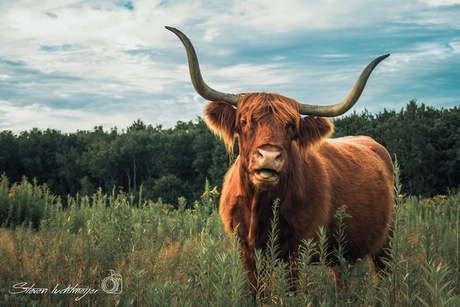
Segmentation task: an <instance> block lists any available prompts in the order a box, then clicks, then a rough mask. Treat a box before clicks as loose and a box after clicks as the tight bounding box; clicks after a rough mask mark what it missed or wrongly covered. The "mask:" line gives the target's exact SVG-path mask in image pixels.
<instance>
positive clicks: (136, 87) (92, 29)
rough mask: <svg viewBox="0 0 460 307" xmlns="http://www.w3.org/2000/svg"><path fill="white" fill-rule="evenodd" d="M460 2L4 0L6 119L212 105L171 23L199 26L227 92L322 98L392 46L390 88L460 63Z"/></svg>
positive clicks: (123, 114) (117, 120)
mask: <svg viewBox="0 0 460 307" xmlns="http://www.w3.org/2000/svg"><path fill="white" fill-rule="evenodd" d="M458 3H459V1H454V0H438V1H435V0H427V1H424V0H419V1H409V2H401V1H400V0H398V1H396V0H390V1H386V2H385V3H374V2H369V1H364V0H353V1H348V2H347V3H346V4H345V3H343V2H340V1H331V0H330V1H320V2H318V1H303V0H286V1H267V0H254V1H245V0H234V1H232V2H230V3H227V2H225V3H224V2H215V3H214V1H211V2H209V1H204V0H201V1H200V0H199V1H160V0H137V1H133V6H134V9H128V8H126V7H123V6H120V5H116V4H115V3H114V2H112V1H105V0H94V1H78V0H42V1H35V0H15V1H10V2H3V3H0V28H1V29H2V34H1V35H0V46H1V48H0V69H3V70H4V71H0V90H1V92H0V99H3V100H2V101H1V103H2V104H1V105H0V112H3V114H2V115H0V116H2V118H3V121H2V123H1V126H0V129H2V128H3V127H17V128H19V127H23V128H21V129H29V128H31V127H32V126H39V127H43V128H44V127H46V123H49V125H50V126H51V124H53V125H55V127H59V125H60V124H62V123H66V122H72V125H68V124H63V127H65V128H66V131H67V128H70V127H72V128H75V127H77V126H78V129H91V127H92V126H95V125H98V124H99V123H107V124H108V125H109V127H110V126H115V125H116V126H118V127H125V126H126V125H129V124H130V123H132V122H133V121H134V120H136V119H137V118H142V119H144V120H145V121H147V122H149V123H161V124H166V125H173V124H174V123H175V122H176V121H177V120H186V119H187V118H188V119H193V118H195V116H196V115H200V114H201V113H202V107H203V105H204V104H205V102H204V101H203V100H202V99H201V98H199V97H198V96H197V95H196V94H195V93H194V90H193V87H192V86H191V84H190V80H189V75H188V68H187V66H186V60H185V53H184V50H183V48H182V45H181V44H180V42H179V40H178V39H177V38H176V37H175V36H174V35H173V34H172V33H170V32H168V31H167V30H165V29H164V25H171V26H175V27H178V28H180V29H181V30H183V31H184V32H185V33H186V34H187V35H189V37H190V38H191V39H192V41H193V42H194V44H195V45H196V47H197V49H198V50H197V51H198V56H199V58H200V62H201V64H202V68H203V75H204V77H205V79H206V80H207V81H208V83H209V84H210V85H211V86H213V87H215V88H216V89H218V90H222V91H228V92H240V91H253V90H254V91H259V90H261V91H263V90H270V91H275V92H280V93H282V94H286V95H296V96H297V97H299V96H300V97H304V96H305V92H306V91H307V93H308V91H310V95H311V96H314V97H312V98H313V99H318V100H320V101H322V100H323V99H328V98H330V97H332V98H335V97H333V95H336V94H333V93H331V92H334V93H335V92H338V94H337V97H338V96H339V95H340V96H341V95H342V94H346V92H347V91H348V89H349V83H350V82H351V83H352V82H354V80H351V81H350V80H349V79H350V77H349V76H350V74H353V73H355V72H356V70H359V69H360V68H361V66H362V67H364V65H365V64H366V63H363V62H362V60H361V58H360V56H362V55H365V56H366V57H370V56H373V55H374V53H375V56H377V55H379V54H381V53H385V52H392V53H393V54H392V56H391V57H390V58H389V59H387V60H385V61H384V62H383V63H382V64H380V65H379V71H378V75H379V76H384V75H385V76H392V79H391V80H389V81H385V82H386V83H383V84H379V87H380V86H381V87H382V88H385V89H387V88H389V87H391V86H390V85H389V84H391V83H388V82H398V81H396V80H398V79H399V78H400V76H401V77H403V78H404V80H411V79H412V78H414V75H415V74H418V75H428V74H429V73H431V72H435V71H437V70H439V68H438V67H437V66H436V65H435V64H438V63H443V61H451V62H452V63H455V61H453V59H458V55H459V49H460V47H459V37H460V35H459V33H458V31H459V30H460V19H458V13H459V9H458V8H457V9H455V8H456V7H455V6H453V5H454V4H458ZM447 5H451V6H453V7H452V9H451V8H450V7H449V9H446V8H445V6H447ZM455 31H457V32H455ZM450 33H453V34H450ZM444 35H445V38H444ZM293 37H295V40H294V39H293ZM350 38H351V41H352V42H351V43H349V42H348V40H350ZM305 39H308V40H313V42H312V43H311V45H308V44H309V43H305V42H302V41H301V40H305ZM318 44H319V46H318ZM253 53H256V54H255V55H254V54H253ZM305 53H307V55H310V58H307V59H306V62H303V61H304V59H303V58H304V57H306V56H305ZM312 54H314V55H315V56H314V57H311V55H312ZM358 55H359V56H358ZM2 61H3V62H2ZM307 61H308V62H307ZM358 61H359V62H358ZM457 62H458V61H457ZM422 64H423V65H422ZM356 65H358V67H359V68H358V69H357V68H356ZM423 69H425V71H424V72H423V73H420V71H421V70H423ZM357 74H359V71H358V72H356V76H357ZM373 78H374V77H373ZM375 78H378V77H375ZM407 82H409V81H407ZM393 85H394V83H393ZM300 87H305V89H302V88H300ZM322 91H325V93H322ZM369 94H372V91H369ZM410 95H412V94H410ZM413 95H416V94H413ZM340 98H342V97H340ZM412 98H414V97H409V98H408V99H412ZM34 103H35V104H34ZM160 104H161V105H162V107H160V108H158V109H153V108H152V109H150V108H151V107H152V106H155V105H160ZM76 108H78V109H76ZM60 118H63V119H64V120H63V121H60ZM73 124H75V127H74V126H73Z"/></svg>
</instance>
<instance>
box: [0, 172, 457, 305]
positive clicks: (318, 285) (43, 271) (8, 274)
mask: <svg viewBox="0 0 460 307" xmlns="http://www.w3.org/2000/svg"><path fill="white" fill-rule="evenodd" d="M217 194H218V193H217V191H216V190H215V189H211V188H210V187H209V186H206V187H205V191H204V193H203V195H202V197H201V198H200V199H199V200H197V201H195V202H193V203H191V204H187V201H186V200H185V199H183V198H181V199H179V200H178V203H177V204H176V208H178V209H173V208H174V207H172V206H170V205H168V204H163V203H162V202H161V201H160V202H153V201H151V200H148V199H143V198H142V194H141V193H140V194H138V195H131V194H126V193H123V192H116V191H114V192H112V193H111V194H110V195H107V194H103V193H102V192H101V191H98V192H96V193H95V194H94V195H92V196H90V197H88V196H79V195H77V196H76V197H69V198H68V199H67V200H66V204H67V206H66V207H65V208H64V206H63V205H62V203H61V200H60V199H59V198H56V197H54V196H53V195H51V193H49V191H48V189H47V187H46V186H38V185H37V184H36V183H35V182H32V183H30V182H28V181H27V180H26V179H24V180H23V181H22V182H21V183H20V184H10V183H9V182H8V179H7V178H6V177H4V176H3V177H2V178H1V179H0V218H1V220H0V224H1V225H2V227H1V228H0V287H1V288H0V305H8V306H34V305H36V306H68V305H70V306H76V305H88V306H89V305H93V306H102V305H114V306H132V305H134V306H298V305H301V306H306V305H309V304H310V305H312V306H357V305H359V306H370V305H372V306H375V305H377V306H420V305H425V306H458V305H459V304H460V272H459V268H460V247H459V223H460V213H459V212H460V194H454V195H448V196H438V197H435V198H431V199H420V198H416V197H402V196H401V197H398V198H397V201H396V203H395V224H394V226H393V238H392V242H391V246H392V250H391V256H392V257H391V258H390V259H389V260H388V265H389V267H390V270H389V272H388V273H386V274H383V275H381V276H380V277H378V278H374V276H373V273H372V270H371V268H370V266H369V264H368V263H367V261H363V262H362V263H358V264H356V265H354V266H353V267H350V266H349V265H348V264H347V263H345V262H344V263H340V261H339V263H340V266H342V268H341V269H342V272H345V273H346V274H344V273H342V275H341V278H342V282H343V283H345V285H346V286H345V287H336V286H335V283H334V277H333V274H332V273H331V269H330V268H329V267H328V266H326V264H327V261H328V255H327V250H328V249H327V237H328V236H329V235H335V236H336V239H337V240H338V241H339V242H341V241H342V242H345V241H346V237H343V236H342V234H343V233H341V232H340V231H339V232H338V233H337V234H328V233H326V231H325V229H324V228H321V229H318V234H319V235H318V236H319V238H320V239H319V241H318V242H313V241H307V240H306V241H304V242H303V244H302V246H301V248H300V253H299V255H300V256H299V259H298V261H297V262H296V265H295V267H294V272H293V271H292V270H290V269H289V268H288V266H287V264H286V263H284V262H282V261H280V260H277V244H278V242H277V240H278V238H277V227H276V223H277V220H276V214H275V215H274V216H275V218H274V220H273V221H272V231H271V233H270V242H269V244H268V247H267V250H266V251H265V253H262V252H261V251H257V258H258V260H259V261H258V263H257V270H258V273H257V276H259V280H258V281H259V284H260V287H259V288H258V290H259V291H258V292H257V293H256V295H253V292H252V291H251V289H250V287H249V285H248V282H247V280H246V275H245V273H244V271H243V266H242V260H241V259H240V254H239V244H238V240H237V238H234V240H232V239H230V238H228V237H227V235H226V234H225V233H224V230H223V227H222V225H221V222H220V218H219V216H218V213H217V211H216V207H217V204H216V199H217V196H218V195H217ZM396 195H399V193H398V191H397V194H396ZM274 205H275V206H274V210H275V212H276V206H278V205H279V204H277V203H275V204H274ZM188 208H192V209H188ZM338 214H339V217H340V216H341V218H338V220H339V221H340V220H342V221H343V222H346V219H347V218H349V217H347V215H346V211H343V212H338ZM351 218H352V217H351ZM339 226H340V225H339ZM343 227H346V223H343V225H342V226H340V227H338V228H339V230H340V229H343ZM334 253H336V255H335V256H337V257H339V259H340V255H341V253H343V250H341V247H339V248H337V249H336V250H335V251H334ZM312 259H319V260H318V261H317V262H313V263H312ZM110 270H113V271H114V272H115V273H117V274H120V275H121V277H122V283H121V287H119V288H121V289H119V288H117V289H116V290H121V291H120V292H121V293H119V294H110V293H106V292H104V291H103V289H102V284H101V283H102V282H103V280H104V279H105V278H107V277H109V275H110ZM20 283H27V284H26V285H23V284H20ZM18 284H19V285H18ZM21 285H23V286H21ZM31 286H33V288H34V289H37V288H46V289H48V291H47V292H46V293H41V294H38V293H37V294H33V293H31V292H32V290H30V291H26V290H24V289H25V288H27V287H31ZM56 286H57V288H56V289H57V290H61V292H59V291H55V292H54V293H53V292H52V290H53V289H54V288H55V287H56ZM68 286H70V287H74V288H89V289H93V290H97V292H95V293H88V294H87V295H85V296H84V297H80V296H79V295H77V294H75V293H73V294H72V293H68V292H67V293H64V292H65V291H64V290H65V289H66V288H67V287H68ZM118 286H120V284H119V285H118ZM21 287H22V288H21ZM23 290H24V291H23ZM21 291H23V292H22V293H17V292H21ZM37 291H38V290H37Z"/></svg>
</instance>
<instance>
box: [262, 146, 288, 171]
mask: <svg viewBox="0 0 460 307" xmlns="http://www.w3.org/2000/svg"><path fill="white" fill-rule="evenodd" d="M257 160H258V162H259V167H263V168H272V169H278V168H279V167H281V166H282V164H283V155H282V153H281V152H280V151H267V150H263V149H259V150H258V152H257Z"/></svg>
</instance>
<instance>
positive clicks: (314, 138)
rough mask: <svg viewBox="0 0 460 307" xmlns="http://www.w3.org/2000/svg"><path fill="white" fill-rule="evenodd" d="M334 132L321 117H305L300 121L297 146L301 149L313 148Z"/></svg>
mask: <svg viewBox="0 0 460 307" xmlns="http://www.w3.org/2000/svg"><path fill="white" fill-rule="evenodd" d="M333 131H334V125H333V124H332V123H331V121H330V120H328V119H326V118H323V117H315V116H306V117H304V118H302V119H301V120H300V127H299V144H300V146H301V147H303V148H307V147H309V146H314V145H316V144H318V143H319V142H320V141H321V140H323V139H325V138H327V137H328V136H330V135H331V134H332V132H333Z"/></svg>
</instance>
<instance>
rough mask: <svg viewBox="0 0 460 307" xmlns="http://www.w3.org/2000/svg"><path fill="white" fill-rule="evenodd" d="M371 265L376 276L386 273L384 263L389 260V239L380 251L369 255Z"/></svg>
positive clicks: (386, 269)
mask: <svg viewBox="0 0 460 307" xmlns="http://www.w3.org/2000/svg"><path fill="white" fill-rule="evenodd" d="M370 258H371V264H372V267H373V269H374V272H375V273H376V274H379V273H382V272H387V271H388V266H387V264H386V262H388V261H389V260H390V259H391V253H390V238H388V239H387V242H386V243H385V245H384V246H383V247H382V248H381V249H380V251H378V252H376V253H374V254H372V255H371V257H370Z"/></svg>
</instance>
